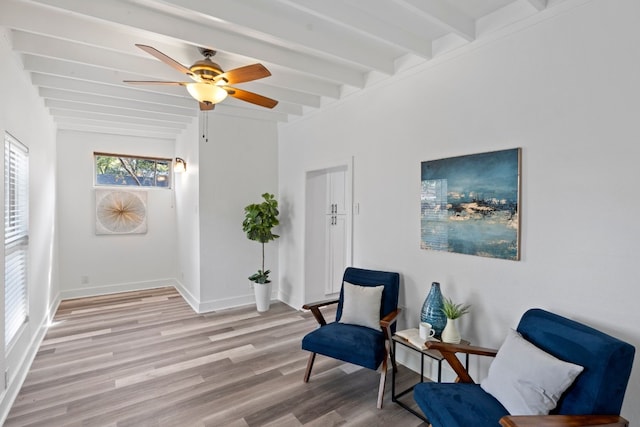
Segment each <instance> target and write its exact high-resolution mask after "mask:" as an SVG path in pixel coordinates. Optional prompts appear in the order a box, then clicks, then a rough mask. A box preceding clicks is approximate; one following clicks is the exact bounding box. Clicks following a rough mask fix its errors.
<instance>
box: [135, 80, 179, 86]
mask: <svg viewBox="0 0 640 427" xmlns="http://www.w3.org/2000/svg"><path fill="white" fill-rule="evenodd" d="M123 82H125V83H129V84H132V85H165V86H184V85H187V84H189V82H164V81H160V80H123Z"/></svg>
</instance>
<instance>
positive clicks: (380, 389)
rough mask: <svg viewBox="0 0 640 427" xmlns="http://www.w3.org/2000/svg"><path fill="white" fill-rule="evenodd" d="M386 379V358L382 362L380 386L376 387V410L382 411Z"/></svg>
mask: <svg viewBox="0 0 640 427" xmlns="http://www.w3.org/2000/svg"><path fill="white" fill-rule="evenodd" d="M386 379H387V358H386V357H385V358H384V360H383V361H382V367H381V372H380V386H379V387H378V405H377V406H378V409H382V401H383V400H384V386H385V384H386Z"/></svg>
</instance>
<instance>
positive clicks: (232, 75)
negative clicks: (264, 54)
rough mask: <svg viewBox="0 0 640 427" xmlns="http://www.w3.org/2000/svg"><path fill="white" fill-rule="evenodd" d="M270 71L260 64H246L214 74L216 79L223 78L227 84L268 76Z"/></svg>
mask: <svg viewBox="0 0 640 427" xmlns="http://www.w3.org/2000/svg"><path fill="white" fill-rule="evenodd" d="M270 75H271V73H270V72H269V70H267V69H266V68H265V66H264V65H262V64H253V65H247V66H244V67H239V68H234V69H233V70H229V71H227V72H225V73H222V74H220V75H219V76H216V80H220V79H224V80H225V81H226V82H227V83H229V84H232V85H233V84H236V83H244V82H250V81H252V80H258V79H262V78H264V77H269V76H270Z"/></svg>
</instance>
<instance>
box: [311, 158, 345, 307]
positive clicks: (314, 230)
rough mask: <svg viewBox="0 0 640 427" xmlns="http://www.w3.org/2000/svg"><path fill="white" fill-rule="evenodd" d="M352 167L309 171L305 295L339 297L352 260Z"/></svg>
mask: <svg viewBox="0 0 640 427" xmlns="http://www.w3.org/2000/svg"><path fill="white" fill-rule="evenodd" d="M351 174H352V168H351V164H349V163H347V164H343V165H339V166H333V167H329V168H325V169H319V170H313V171H309V172H307V175H306V183H305V248H304V249H305V250H304V254H305V259H304V263H305V269H304V272H305V273H304V275H305V292H304V293H305V296H304V299H305V301H307V302H311V301H320V300H323V299H327V298H331V297H334V296H337V295H338V294H339V292H340V286H341V285H342V274H343V273H344V270H345V268H346V267H348V266H350V265H351V263H352V250H351V248H352V243H351V242H352V208H351V207H352V203H351V200H352V199H351V197H352V178H351Z"/></svg>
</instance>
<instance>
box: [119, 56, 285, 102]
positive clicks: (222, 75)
mask: <svg viewBox="0 0 640 427" xmlns="http://www.w3.org/2000/svg"><path fill="white" fill-rule="evenodd" d="M136 46H137V47H139V48H140V49H142V50H144V51H145V52H147V53H148V54H150V55H151V56H154V57H155V58H157V59H159V60H160V61H162V62H164V63H165V64H167V65H169V66H170V67H172V68H174V69H176V70H178V71H180V72H181V73H184V74H186V75H187V76H189V77H191V79H193V82H168V81H153V80H151V81H141V80H124V82H125V83H131V84H136V85H168V86H184V87H186V88H187V91H188V92H189V94H190V95H191V96H192V97H194V98H195V99H196V100H197V101H198V102H199V103H200V110H202V111H208V110H213V108H214V107H215V104H217V103H218V102H221V101H223V100H224V99H225V98H226V97H227V95H230V96H233V97H234V98H236V99H240V100H242V101H246V102H250V103H252V104H255V105H259V106H261V107H266V108H273V107H275V106H276V105H277V104H278V101H276V100H274V99H271V98H267V97H266V96H262V95H258V94H257V93H253V92H249V91H246V90H242V89H237V88H235V87H231V86H228V85H230V84H236V83H245V82H250V81H252V80H258V79H262V78H264V77H268V76H270V75H271V73H270V72H269V70H267V69H266V68H265V67H264V66H263V65H262V64H253V65H246V66H244V67H239V68H235V69H233V70H229V71H226V72H225V71H223V70H222V68H220V66H219V65H218V64H216V63H215V62H213V61H212V60H211V57H212V56H214V55H215V54H216V51H215V50H212V49H206V48H199V51H200V53H201V54H202V55H203V56H204V59H201V60H199V61H196V62H195V63H194V64H193V65H192V66H191V67H189V68H187V67H185V66H184V65H182V64H181V63H179V62H178V61H176V60H174V59H173V58H170V57H169V56H167V55H165V54H164V53H162V52H160V51H159V50H157V49H156V48H154V47H151V46H147V45H143V44H136Z"/></svg>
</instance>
